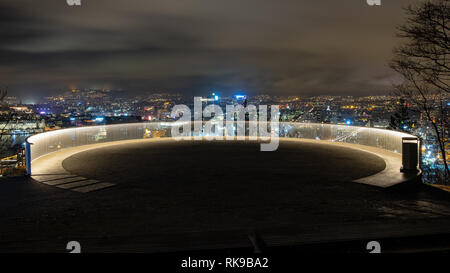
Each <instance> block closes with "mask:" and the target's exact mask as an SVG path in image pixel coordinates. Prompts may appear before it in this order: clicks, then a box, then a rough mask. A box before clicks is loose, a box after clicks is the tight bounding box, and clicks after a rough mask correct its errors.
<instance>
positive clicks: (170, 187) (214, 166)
mask: <svg viewBox="0 0 450 273" xmlns="http://www.w3.org/2000/svg"><path fill="white" fill-rule="evenodd" d="M63 166H64V168H65V169H66V170H67V171H69V172H70V173H73V174H76V175H80V176H83V177H86V178H88V179H95V180H99V181H102V182H108V183H113V184H115V186H113V187H110V188H105V189H103V190H100V191H94V192H90V193H86V194H83V193H78V192H73V191H68V190H64V189H59V188H56V187H52V186H48V185H45V184H42V183H39V182H36V181H34V180H32V179H25V178H3V179H2V180H0V197H1V198H0V252H15V251H18V252H41V251H51V252H65V251H66V250H65V244H66V243H67V242H68V241H72V240H75V241H79V242H80V243H81V244H82V246H83V250H84V251H86V252H89V251H94V252H95V251H101V252H102V251H106V252H114V251H131V252H134V251H146V252H159V251H175V250H189V249H208V248H227V247H247V246H251V242H250V241H249V240H248V237H247V236H248V235H249V234H251V233H252V232H254V231H257V232H259V233H260V234H261V236H262V238H263V239H264V240H265V242H266V244H268V245H295V244H303V243H311V242H332V241H342V240H354V239H368V240H369V239H377V238H387V237H398V236H415V235H423V234H439V233H444V234H445V233H449V232H450V217H449V216H450V198H447V197H446V196H442V195H439V194H435V192H434V191H431V190H430V189H429V188H427V187H423V186H419V185H412V186H405V187H403V186H401V187H398V188H395V187H394V188H389V189H382V188H377V187H373V186H368V185H364V184H358V183H354V182H351V181H353V180H355V179H359V178H362V177H366V176H369V175H372V174H375V173H377V172H380V171H381V170H383V169H384V167H385V163H384V161H383V160H382V159H381V158H379V157H377V156H375V155H373V154H370V153H367V152H363V151H360V150H354V149H349V148H347V147H339V146H330V145H320V144H317V143H292V142H282V143H281V144H280V148H279V149H278V150H277V151H275V152H260V151H259V144H258V143H243V142H212V143H207V142H173V141H162V142H158V143H154V142H148V143H128V144H123V145H113V146H111V147H102V148H99V149H93V150H88V151H85V152H81V153H77V154H74V155H72V156H71V157H69V158H67V159H65V160H64V161H63Z"/></svg>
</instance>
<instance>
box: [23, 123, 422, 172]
mask: <svg viewBox="0 0 450 273" xmlns="http://www.w3.org/2000/svg"><path fill="white" fill-rule="evenodd" d="M174 124H175V123H170V122H151V123H129V124H117V125H104V126H91V127H78V128H70V129H62V130H57V131H51V132H46V133H41V134H37V135H34V136H31V137H29V138H28V139H27V143H28V144H27V162H28V163H29V164H27V165H29V166H30V165H31V164H32V161H34V160H36V159H37V158H39V157H41V156H43V155H46V154H49V153H52V152H56V151H59V150H61V149H65V148H71V147H77V146H82V145H88V144H96V143H103V142H113V141H120V140H130V139H143V138H152V137H170V136H171V127H172V126H173V125H174ZM279 136H280V137H288V138H305V139H317V140H325V141H332V142H346V143H353V144H360V145H366V146H371V147H376V148H381V149H384V150H388V151H391V152H395V153H401V152H402V138H403V137H414V136H412V135H409V134H405V133H400V132H396V131H390V130H382V129H375V128H368V127H355V126H345V125H334V124H315V123H292V122H281V123H280V124H279ZM30 168H31V166H30ZM30 171H31V169H29V173H30Z"/></svg>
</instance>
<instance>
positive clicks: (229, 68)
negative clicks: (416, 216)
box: [0, 0, 414, 100]
mask: <svg viewBox="0 0 450 273" xmlns="http://www.w3.org/2000/svg"><path fill="white" fill-rule="evenodd" d="M81 1H82V6H81V7H69V6H68V5H67V4H66V0H1V2H0V35H1V36H0V37H1V38H0V86H8V89H9V92H10V93H12V94H17V95H20V96H21V97H22V98H23V99H25V100H26V99H29V98H34V99H35V98H38V97H40V96H42V95H47V94H53V93H57V92H59V91H65V90H67V89H69V88H71V87H77V88H109V89H123V90H126V91H127V92H130V94H139V93H144V92H153V91H161V92H162V91H164V92H180V93H183V94H186V95H192V94H199V95H200V94H206V93H207V92H208V90H218V91H219V92H222V93H224V94H231V93H232V92H235V91H238V90H244V91H246V92H247V93H249V94H256V93H269V94H283V95H289V94H296V95H322V94H330V95H367V94H381V93H385V92H386V91H388V90H389V85H390V84H391V83H392V82H393V81H395V80H396V76H395V74H393V73H392V72H391V71H390V69H389V68H388V67H387V65H386V63H387V61H388V60H389V58H390V56H391V52H392V48H393V47H394V46H395V45H396V44H398V42H399V41H398V39H397V38H395V27H396V26H397V25H398V24H400V23H401V22H402V20H403V14H402V10H401V8H402V6H406V5H408V4H409V3H411V2H413V1H414V0H395V1H394V0H381V1H382V5H381V6H379V7H370V6H368V5H367V4H366V0H342V1H337V0H158V1H155V0H81Z"/></svg>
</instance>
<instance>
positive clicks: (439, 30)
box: [390, 0, 450, 178]
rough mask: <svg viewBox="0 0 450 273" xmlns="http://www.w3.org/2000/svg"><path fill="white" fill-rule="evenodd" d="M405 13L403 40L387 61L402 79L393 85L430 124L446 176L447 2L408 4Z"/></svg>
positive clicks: (449, 67)
mask: <svg viewBox="0 0 450 273" xmlns="http://www.w3.org/2000/svg"><path fill="white" fill-rule="evenodd" d="M405 12H406V15H407V18H406V22H405V23H404V24H403V25H401V26H400V27H399V28H398V33H397V36H398V37H400V38H403V39H404V43H403V44H402V45H401V46H399V47H397V48H396V49H394V58H393V59H392V60H391V62H390V67H391V68H393V69H394V70H395V71H397V72H398V73H399V74H400V75H401V76H402V77H403V80H404V81H403V83H402V84H399V85H396V86H395V88H396V90H397V92H398V93H399V95H400V96H401V97H404V98H407V99H408V100H410V101H411V102H412V103H413V104H415V105H416V106H417V107H418V108H419V109H420V110H421V111H422V113H423V117H424V118H425V119H426V120H427V121H428V122H429V124H431V126H432V128H433V131H434V133H435V134H436V137H437V142H438V143H437V144H438V145H439V150H440V153H441V155H442V158H443V162H444V166H445V176H446V177H447V178H448V177H450V172H449V167H448V164H447V161H446V151H445V145H446V142H447V141H448V129H449V128H448V121H447V120H446V113H445V107H446V106H445V105H444V103H445V100H446V98H447V97H448V96H449V94H450V63H449V58H450V40H449V35H450V3H449V1H448V0H427V1H424V2H421V3H419V4H416V5H411V6H408V7H407V8H405Z"/></svg>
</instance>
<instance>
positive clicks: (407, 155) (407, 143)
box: [400, 137, 420, 172]
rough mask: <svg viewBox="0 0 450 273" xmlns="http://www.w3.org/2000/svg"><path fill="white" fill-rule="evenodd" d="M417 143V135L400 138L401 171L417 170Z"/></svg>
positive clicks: (418, 142)
mask: <svg viewBox="0 0 450 273" xmlns="http://www.w3.org/2000/svg"><path fill="white" fill-rule="evenodd" d="M419 145H420V141H419V139H418V138H417V137H404V138H402V167H401V169H400V171H401V172H418V171H419V169H418V165H419Z"/></svg>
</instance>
